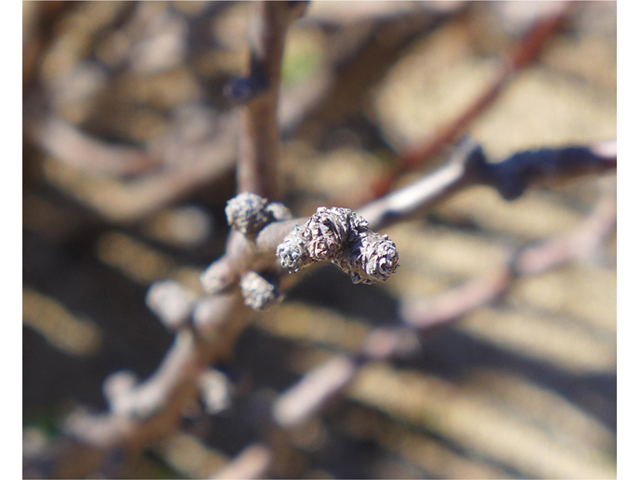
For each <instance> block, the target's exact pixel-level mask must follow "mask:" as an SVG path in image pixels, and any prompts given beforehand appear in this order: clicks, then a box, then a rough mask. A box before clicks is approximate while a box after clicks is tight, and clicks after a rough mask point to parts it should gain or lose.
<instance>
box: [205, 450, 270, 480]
mask: <svg viewBox="0 0 640 480" xmlns="http://www.w3.org/2000/svg"><path fill="white" fill-rule="evenodd" d="M269 463H271V452H270V451H269V449H268V448H267V447H265V446H264V445H259V444H256V445H249V446H248V447H246V448H245V449H244V450H242V451H241V452H240V453H239V454H238V456H237V457H236V458H234V459H233V460H231V461H230V462H229V463H228V464H227V465H225V466H224V467H223V468H222V469H221V470H218V471H217V472H215V473H214V474H213V476H212V477H211V478H214V479H223V478H229V479H231V478H238V479H242V478H246V479H249V478H264V477H265V475H266V474H267V472H268V469H269Z"/></svg>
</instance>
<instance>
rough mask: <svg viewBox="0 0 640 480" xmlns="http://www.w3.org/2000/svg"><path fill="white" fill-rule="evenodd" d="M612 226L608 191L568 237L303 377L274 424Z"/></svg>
mask: <svg viewBox="0 0 640 480" xmlns="http://www.w3.org/2000/svg"><path fill="white" fill-rule="evenodd" d="M615 225H616V200H615V192H608V193H607V194H605V195H603V197H602V199H601V200H600V201H599V202H598V204H597V205H596V207H595V208H594V210H593V212H592V214H591V215H590V216H589V217H588V218H587V219H586V220H585V221H584V222H583V223H582V224H581V225H580V226H579V227H578V228H577V229H576V230H574V231H573V232H570V233H568V234H565V235H562V236H560V237H558V238H554V239H551V240H547V241H545V242H543V243H542V244H540V245H537V246H532V247H529V248H527V249H524V250H523V251H521V252H519V253H517V254H515V255H514V256H513V258H512V259H511V261H510V262H508V263H507V264H506V265H505V266H503V267H501V268H500V269H498V270H496V271H495V272H491V273H489V274H487V275H485V276H482V277H480V278H477V279H474V280H471V281H469V282H468V283H466V284H464V285H462V286H461V287H458V288H455V289H453V290H450V291H449V292H446V293H444V294H442V295H440V296H438V297H436V298H434V299H432V300H430V301H423V302H419V303H416V304H414V305H412V306H410V307H409V308H407V309H405V311H404V312H403V320H404V321H405V322H406V323H407V325H408V326H407V327H396V328H379V329H375V330H373V331H372V332H371V333H369V335H368V336H367V338H366V339H365V341H364V346H363V349H362V352H361V353H360V355H358V356H356V357H349V356H346V355H336V356H334V357H332V358H331V359H329V360H328V361H326V362H325V363H323V364H321V365H320V366H318V367H316V368H314V369H312V370H311V371H309V372H307V373H306V374H305V375H304V376H303V377H302V379H301V380H300V381H298V382H297V383H296V384H295V385H294V386H292V387H291V388H289V389H288V390H286V391H285V392H284V393H282V394H281V395H280V396H279V397H278V398H277V399H276V401H275V403H274V406H273V410H272V411H273V416H274V419H275V421H276V423H277V424H278V425H280V426H281V427H284V428H291V427H294V426H296V425H299V424H301V423H302V422H304V421H306V420H308V419H309V418H311V416H313V415H314V414H315V413H316V412H318V411H319V410H320V409H321V408H322V406H323V405H324V404H325V403H326V402H327V400H328V399H330V398H333V397H335V396H336V395H338V394H339V393H340V392H342V391H343V390H344V389H345V388H347V386H348V385H349V384H350V383H351V381H352V380H353V379H354V378H355V377H356V375H357V374H358V372H359V370H360V368H361V366H362V365H363V364H364V363H366V362H368V361H371V360H375V361H381V360H390V359H393V358H396V357H401V356H404V355H406V354H407V353H409V352H411V351H414V350H415V348H416V347H417V345H418V344H419V343H418V341H419V336H420V335H424V334H426V333H428V332H431V331H432V330H433V329H435V328H439V327H442V326H444V325H447V324H450V323H452V322H453V321H455V320H457V319H459V318H461V317H462V316H463V315H465V314H467V313H469V312H471V311H473V310H474V309H476V308H478V307H480V306H482V305H485V304H487V303H489V302H491V301H493V300H495V299H497V298H498V297H500V296H501V295H504V293H505V292H506V291H507V290H508V289H509V288H510V287H511V285H512V284H513V282H514V280H515V279H516V278H519V277H521V276H529V275H537V274H540V273H543V272H545V271H547V270H550V269H552V268H555V267H558V266H560V265H562V264H564V263H567V262H569V261H571V260H574V259H576V258H582V257H584V256H585V255H587V254H593V253H594V250H595V249H596V247H598V246H600V245H601V244H602V242H603V241H604V240H605V239H606V238H607V236H608V235H609V234H610V233H611V231H612V230H613V229H614V228H615Z"/></svg>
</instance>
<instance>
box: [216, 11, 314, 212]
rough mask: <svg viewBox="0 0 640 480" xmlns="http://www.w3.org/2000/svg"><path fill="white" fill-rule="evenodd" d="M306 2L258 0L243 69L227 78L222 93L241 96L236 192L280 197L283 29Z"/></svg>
mask: <svg viewBox="0 0 640 480" xmlns="http://www.w3.org/2000/svg"><path fill="white" fill-rule="evenodd" d="M304 8H306V2H283V1H279V2H267V1H263V2H259V3H258V4H257V5H256V11H255V16H254V18H253V20H252V22H251V23H250V26H249V49H250V55H251V60H250V65H249V71H248V74H247V75H246V76H245V77H244V78H240V79H237V80H235V81H234V82H233V83H231V84H230V85H229V86H228V88H227V96H228V97H230V98H231V99H232V100H236V101H244V102H246V105H245V106H244V108H243V109H242V135H241V142H240V156H239V159H238V192H252V193H256V194H258V195H260V196H262V197H266V198H268V199H270V200H278V199H280V197H281V191H280V180H279V177H278V170H277V164H278V156H279V145H280V132H279V130H278V121H277V107H278V93H279V89H280V72H281V67H282V56H283V53H284V43H285V38H286V35H287V30H288V27H289V25H290V24H291V22H293V20H295V19H296V18H297V17H298V16H300V15H301V14H302V13H303V11H304Z"/></svg>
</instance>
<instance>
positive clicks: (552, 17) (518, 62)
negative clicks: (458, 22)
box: [372, 2, 574, 198]
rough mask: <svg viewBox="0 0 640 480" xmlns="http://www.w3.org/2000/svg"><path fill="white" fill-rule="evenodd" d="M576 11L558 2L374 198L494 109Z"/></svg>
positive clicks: (382, 184)
mask: <svg viewBox="0 0 640 480" xmlns="http://www.w3.org/2000/svg"><path fill="white" fill-rule="evenodd" d="M573 8H574V5H573V2H558V4H557V8H554V9H551V12H545V13H546V15H544V16H543V17H542V18H540V19H539V21H538V22H537V23H536V24H535V25H534V26H533V27H532V28H531V29H530V30H529V32H528V33H527V34H526V35H525V37H524V38H523V39H522V40H521V41H520V42H519V43H518V45H516V47H515V48H514V49H513V51H512V52H511V53H510V54H509V56H508V57H507V58H506V59H505V60H504V61H503V63H502V66H501V67H500V70H499V71H498V73H497V74H496V78H495V80H494V81H493V83H492V84H491V85H490V86H489V87H488V88H487V89H486V90H485V91H483V92H482V93H481V94H480V95H479V96H478V98H476V99H475V100H474V101H473V102H472V103H471V104H470V105H469V106H468V107H467V108H466V109H465V110H463V111H462V112H461V113H460V115H458V116H457V117H456V118H454V119H453V120H452V121H451V122H450V123H447V124H445V125H442V126H441V127H440V128H439V129H438V130H437V131H436V132H435V133H433V134H432V135H430V136H429V137H428V138H427V139H426V140H425V141H424V142H423V143H422V144H420V145H417V146H415V147H413V148H411V149H409V150H407V151H405V152H402V154H401V156H400V158H399V159H398V160H397V163H396V165H395V166H394V168H393V169H392V170H391V172H389V173H387V174H386V175H385V176H384V178H382V179H381V180H380V181H379V182H378V184H376V185H375V186H374V187H373V189H372V191H373V196H374V198H378V197H381V196H382V195H385V194H386V193H388V192H389V190H390V188H391V185H392V183H393V181H394V180H395V179H396V178H397V177H398V175H400V174H402V173H405V172H409V171H411V170H414V169H415V168H417V167H418V166H419V165H421V164H422V163H423V162H425V161H426V160H427V159H429V158H431V157H432V156H433V155H434V154H435V153H437V152H439V151H440V150H441V149H442V148H443V147H445V146H446V145H448V144H449V143H451V142H453V141H456V140H457V139H458V138H460V136H461V135H463V134H464V132H465V131H466V130H467V128H468V127H469V125H470V124H471V122H472V121H473V120H474V119H475V118H476V117H477V116H478V115H480V114H481V113H482V112H483V111H484V110H485V109H486V108H487V107H488V106H490V105H491V104H492V103H493V101H494V100H495V99H496V97H497V96H498V95H499V93H500V92H501V91H502V89H503V88H504V87H505V86H506V85H507V83H508V82H509V81H510V80H511V79H512V78H513V77H514V76H515V74H516V73H517V72H518V71H519V70H520V69H522V68H523V67H525V66H526V65H528V64H529V63H530V62H531V61H532V60H533V59H534V58H535V57H536V55H537V54H538V52H539V51H540V49H541V48H542V46H543V45H544V44H545V43H546V41H547V40H548V39H549V38H550V37H551V35H552V34H553V33H554V32H555V31H556V30H557V29H558V28H559V27H560V26H561V25H562V23H563V22H564V21H565V20H566V18H567V16H568V15H569V13H570V12H571V10H572V9H573Z"/></svg>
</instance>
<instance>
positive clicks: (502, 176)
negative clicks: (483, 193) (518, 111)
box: [358, 138, 617, 229]
mask: <svg viewBox="0 0 640 480" xmlns="http://www.w3.org/2000/svg"><path fill="white" fill-rule="evenodd" d="M616 166H617V148H616V141H615V140H612V141H607V142H600V143H597V144H593V145H591V146H587V147H567V148H560V149H549V148H546V149H540V150H536V151H524V152H518V153H516V154H514V155H512V156H511V157H509V158H507V159H506V160H503V161H502V162H499V163H489V162H488V161H487V159H486V157H485V156H484V153H483V152H482V149H481V148H480V147H479V146H478V145H477V144H475V142H473V141H472V140H470V139H468V138H467V139H465V140H463V141H462V142H461V144H460V145H459V146H458V148H457V149H456V151H455V152H454V154H453V155H452V157H451V160H450V161H449V162H448V163H447V164H446V165H445V166H444V167H442V168H440V169H439V170H436V171H435V172H433V173H430V174H428V175H427V176H425V177H424V178H423V179H422V180H418V181H417V182H415V183H413V184H411V185H409V186H408V187H405V188H403V189H400V190H397V191H395V192H392V193H390V194H389V195H387V196H386V197H383V198H381V199H379V200H374V201H373V202H370V203H369V204H367V205H365V206H364V207H362V208H360V209H359V210H358V213H359V214H360V215H362V216H363V217H365V218H366V219H367V220H368V221H369V223H370V224H371V227H372V228H374V229H381V228H383V227H386V226H388V225H391V224H393V223H397V222H398V221H400V220H403V219H407V218H409V217H412V216H414V215H417V214H419V213H421V212H424V211H426V210H428V209H430V208H432V207H433V206H434V205H436V204H437V203H439V202H441V201H442V200H444V199H446V198H449V197H451V196H452V195H453V194H455V193H457V192H459V191H460V190H461V189H463V188H466V187H469V186H471V185H485V186H490V187H494V188H495V189H496V190H498V192H499V193H500V194H501V195H502V197H503V198H504V199H505V200H515V199H517V198H518V197H520V196H521V195H522V194H523V193H524V192H525V190H526V189H527V188H528V187H529V186H531V185H533V184H536V183H544V182H552V183H557V182H562V181H567V180H569V179H573V178H576V177H580V176H582V175H587V174H593V173H602V172H605V171H608V170H612V169H615V168H616Z"/></svg>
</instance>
